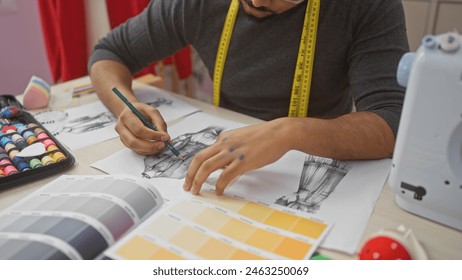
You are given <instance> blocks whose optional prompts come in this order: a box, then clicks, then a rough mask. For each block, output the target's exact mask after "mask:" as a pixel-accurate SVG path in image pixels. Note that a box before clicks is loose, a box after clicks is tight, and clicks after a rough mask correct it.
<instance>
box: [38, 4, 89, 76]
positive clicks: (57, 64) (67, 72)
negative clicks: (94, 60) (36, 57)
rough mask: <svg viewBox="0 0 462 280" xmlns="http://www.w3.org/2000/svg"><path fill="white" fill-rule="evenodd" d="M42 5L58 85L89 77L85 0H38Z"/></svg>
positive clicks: (49, 56) (42, 17)
mask: <svg viewBox="0 0 462 280" xmlns="http://www.w3.org/2000/svg"><path fill="white" fill-rule="evenodd" d="M38 5H39V10H40V21H41V25H42V31H43V36H44V40H45V45H46V51H47V56H48V62H49V64H50V68H51V72H52V76H53V80H54V82H58V81H62V82H65V81H68V80H72V79H75V78H79V77H82V76H85V75H87V60H88V52H87V35H86V24H85V7H84V0H66V1H62V0H61V1H60V0H38Z"/></svg>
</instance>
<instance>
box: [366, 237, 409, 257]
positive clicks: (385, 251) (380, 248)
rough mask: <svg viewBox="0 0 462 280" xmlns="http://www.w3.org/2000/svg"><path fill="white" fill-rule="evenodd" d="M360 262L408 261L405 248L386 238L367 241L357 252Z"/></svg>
mask: <svg viewBox="0 0 462 280" xmlns="http://www.w3.org/2000/svg"><path fill="white" fill-rule="evenodd" d="M359 259H360V260H410V259H412V258H411V256H410V254H409V252H408V251H407V249H406V247H404V246H403V245H402V244H401V243H399V242H398V241H396V240H395V239H392V238H390V237H387V236H377V237H374V238H371V239H369V240H368V241H367V242H366V243H365V244H364V246H363V247H362V249H361V251H360V252H359Z"/></svg>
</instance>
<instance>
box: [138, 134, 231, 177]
mask: <svg viewBox="0 0 462 280" xmlns="http://www.w3.org/2000/svg"><path fill="white" fill-rule="evenodd" d="M223 130H224V128H221V127H213V126H211V127H207V128H205V129H203V130H201V131H199V132H195V133H186V134H183V135H180V136H178V137H176V138H175V139H173V140H172V142H173V146H174V147H175V148H176V149H177V150H178V151H179V152H180V153H181V155H183V157H184V158H185V160H184V161H182V160H179V159H178V158H177V157H176V156H175V155H174V154H173V153H172V152H171V151H170V150H169V149H165V150H164V151H163V152H162V153H160V154H158V155H156V156H149V157H145V158H144V167H145V168H144V172H143V173H142V175H143V177H145V178H156V177H168V178H175V179H183V178H184V177H185V176H186V172H187V170H188V166H189V164H190V163H191V160H192V158H193V157H194V155H195V154H196V153H198V152H199V151H201V150H203V149H204V148H206V147H208V146H210V145H211V144H213V143H215V140H216V139H217V137H218V135H219V134H220V133H221V132H222V131H223Z"/></svg>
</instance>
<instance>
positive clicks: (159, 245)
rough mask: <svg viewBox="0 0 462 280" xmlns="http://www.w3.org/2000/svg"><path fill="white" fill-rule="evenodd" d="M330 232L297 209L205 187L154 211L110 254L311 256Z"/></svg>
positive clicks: (128, 256)
mask: <svg viewBox="0 0 462 280" xmlns="http://www.w3.org/2000/svg"><path fill="white" fill-rule="evenodd" d="M328 231H329V225H328V224H326V223H325V222H323V221H319V220H315V219H311V218H310V217H309V216H307V215H305V214H303V213H298V212H297V211H295V213H294V211H292V212H289V211H286V210H284V209H282V208H281V207H277V206H273V207H269V206H268V205H265V204H262V203H257V202H253V201H248V200H244V199H240V198H236V197H231V196H216V195H215V194H214V193H213V192H207V191H204V192H202V194H201V195H200V196H192V195H190V196H189V199H185V200H178V201H174V202H171V203H169V204H167V205H166V207H164V208H163V209H161V210H160V211H158V212H156V213H155V214H154V215H153V216H151V217H150V218H149V219H148V220H147V221H145V222H144V223H143V224H142V225H140V226H139V227H138V228H136V229H134V230H133V231H132V232H130V234H129V235H127V236H126V237H125V238H123V239H122V240H121V241H120V242H118V243H117V244H115V245H114V246H113V247H112V248H110V249H109V250H108V251H107V252H106V253H105V255H106V256H108V257H109V258H112V259H144V260H149V259H158V260H172V259H211V260H223V259H232V260H246V259H252V260H263V259H309V258H310V256H311V255H312V254H313V253H314V251H315V250H316V248H317V247H318V246H319V243H320V241H321V240H322V239H323V238H324V236H325V235H326V233H327V232H328Z"/></svg>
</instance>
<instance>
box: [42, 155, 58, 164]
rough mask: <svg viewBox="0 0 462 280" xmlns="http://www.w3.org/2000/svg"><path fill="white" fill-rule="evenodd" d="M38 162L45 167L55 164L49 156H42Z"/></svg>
mask: <svg viewBox="0 0 462 280" xmlns="http://www.w3.org/2000/svg"><path fill="white" fill-rule="evenodd" d="M40 161H41V162H42V164H43V165H45V166H47V165H50V164H53V163H55V161H54V160H53V158H52V157H50V156H49V155H44V156H42V157H41V158H40Z"/></svg>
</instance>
